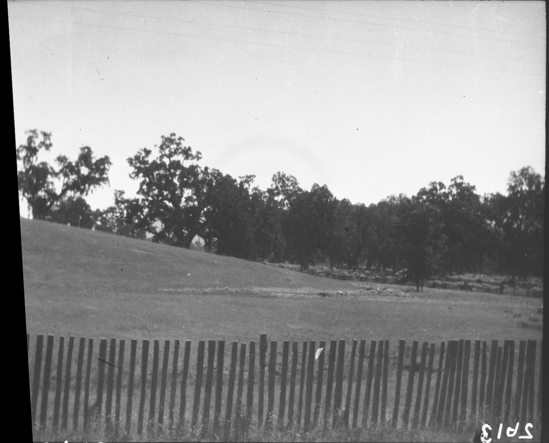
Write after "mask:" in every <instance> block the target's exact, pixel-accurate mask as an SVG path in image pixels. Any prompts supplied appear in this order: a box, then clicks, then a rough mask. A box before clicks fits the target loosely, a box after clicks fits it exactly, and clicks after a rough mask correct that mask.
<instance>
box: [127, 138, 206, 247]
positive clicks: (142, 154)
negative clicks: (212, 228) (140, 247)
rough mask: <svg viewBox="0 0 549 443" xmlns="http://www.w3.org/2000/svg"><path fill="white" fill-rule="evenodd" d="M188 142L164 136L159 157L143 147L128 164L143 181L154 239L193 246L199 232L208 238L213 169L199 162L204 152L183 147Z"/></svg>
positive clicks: (146, 225)
mask: <svg viewBox="0 0 549 443" xmlns="http://www.w3.org/2000/svg"><path fill="white" fill-rule="evenodd" d="M184 141H185V140H184V139H183V138H182V137H178V136H176V134H174V133H171V134H170V135H169V136H162V137H161V143H160V145H159V146H158V155H157V156H156V157H155V158H153V157H152V150H150V149H146V148H143V149H141V150H139V151H138V153H137V154H136V155H135V156H133V157H132V158H129V159H128V164H129V165H130V166H131V167H132V168H133V171H132V173H131V174H130V177H131V178H133V179H137V180H140V182H139V190H138V192H137V193H138V195H139V196H141V198H140V200H139V203H140V205H141V207H142V210H143V214H144V218H143V223H144V228H145V229H146V230H147V232H150V233H151V234H153V241H155V242H159V243H166V244H169V245H173V246H180V247H185V248H189V247H190V245H191V242H192V241H193V239H194V237H195V236H196V235H199V236H201V237H203V238H204V235H203V234H204V232H203V231H204V215H203V214H204V210H205V209H206V193H207V190H206V186H207V184H208V179H209V178H210V171H209V169H208V168H207V167H205V168H202V167H201V166H199V165H198V164H197V162H198V161H200V159H201V158H202V154H201V153H200V152H199V151H197V152H196V153H193V151H192V149H191V148H190V147H185V146H183V142H184Z"/></svg>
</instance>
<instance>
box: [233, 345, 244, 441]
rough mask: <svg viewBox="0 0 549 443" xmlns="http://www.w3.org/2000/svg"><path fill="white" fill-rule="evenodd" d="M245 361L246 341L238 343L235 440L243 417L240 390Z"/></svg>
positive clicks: (240, 431)
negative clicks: (238, 364)
mask: <svg viewBox="0 0 549 443" xmlns="http://www.w3.org/2000/svg"><path fill="white" fill-rule="evenodd" d="M245 361H246V343H240V368H239V371H238V386H237V390H236V432H235V440H237V441H238V440H239V439H240V436H241V435H242V431H243V429H242V427H243V423H242V422H243V417H242V392H243V389H244V363H245Z"/></svg>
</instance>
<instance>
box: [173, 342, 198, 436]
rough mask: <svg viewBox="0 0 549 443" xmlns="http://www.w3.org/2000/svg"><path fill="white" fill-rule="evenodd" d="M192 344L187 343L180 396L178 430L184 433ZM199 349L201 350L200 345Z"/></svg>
mask: <svg viewBox="0 0 549 443" xmlns="http://www.w3.org/2000/svg"><path fill="white" fill-rule="evenodd" d="M191 344H192V342H191V341H190V340H187V341H186V342H185V353H184V355H183V371H182V374H181V390H180V395H179V402H180V405H179V422H178V424H177V429H178V430H179V432H182V431H183V429H184V428H185V412H186V409H187V378H188V376H189V363H190V361H191ZM198 348H199V349H200V343H199V345H198ZM202 355H204V349H202ZM201 377H202V375H201ZM193 406H194V404H193ZM193 414H194V409H193Z"/></svg>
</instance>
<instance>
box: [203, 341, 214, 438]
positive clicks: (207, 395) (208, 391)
mask: <svg viewBox="0 0 549 443" xmlns="http://www.w3.org/2000/svg"><path fill="white" fill-rule="evenodd" d="M215 346H216V343H215V340H208V366H207V369H206V383H205V384H204V409H203V410H202V432H201V433H202V435H206V433H207V431H208V425H209V423H210V404H211V400H212V384H213V371H214V363H215Z"/></svg>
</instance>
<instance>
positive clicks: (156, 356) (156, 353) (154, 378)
mask: <svg viewBox="0 0 549 443" xmlns="http://www.w3.org/2000/svg"><path fill="white" fill-rule="evenodd" d="M153 343H154V346H153V366H152V375H151V398H150V403H149V420H148V422H147V432H148V433H149V435H151V434H152V433H153V432H154V430H155V428H154V427H153V424H154V416H155V415H156V384H157V383H158V366H159V363H160V362H159V360H160V341H159V340H154V342H153Z"/></svg>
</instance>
